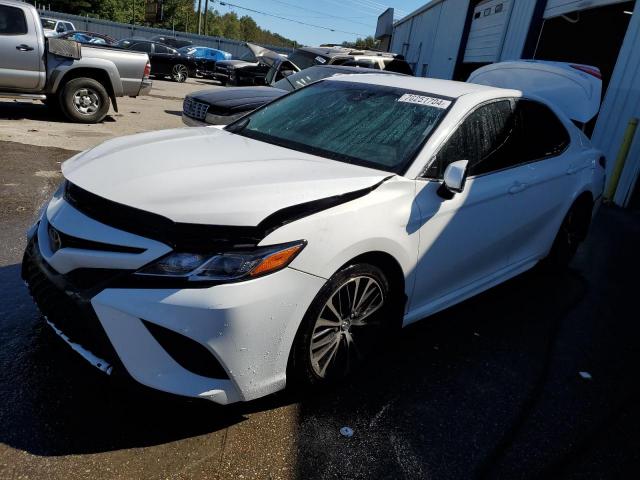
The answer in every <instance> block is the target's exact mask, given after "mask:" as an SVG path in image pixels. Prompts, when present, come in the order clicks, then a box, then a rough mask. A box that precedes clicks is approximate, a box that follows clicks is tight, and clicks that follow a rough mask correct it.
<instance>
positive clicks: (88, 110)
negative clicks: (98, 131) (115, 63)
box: [59, 78, 110, 123]
mask: <svg viewBox="0 0 640 480" xmlns="http://www.w3.org/2000/svg"><path fill="white" fill-rule="evenodd" d="M59 103H60V107H61V108H62V111H63V112H64V114H65V115H66V116H67V118H69V120H71V121H73V122H78V123H97V122H99V121H101V120H102V119H103V118H104V117H105V116H106V115H107V113H108V112H109V105H110V100H109V94H108V93H107V90H106V89H105V88H104V86H103V85H102V84H101V83H100V82H98V81H97V80H94V79H93V78H74V79H73V80H69V81H68V82H67V84H66V85H65V86H64V88H63V89H62V91H61V93H60V102H59Z"/></svg>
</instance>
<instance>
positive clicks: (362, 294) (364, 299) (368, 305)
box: [287, 263, 397, 387]
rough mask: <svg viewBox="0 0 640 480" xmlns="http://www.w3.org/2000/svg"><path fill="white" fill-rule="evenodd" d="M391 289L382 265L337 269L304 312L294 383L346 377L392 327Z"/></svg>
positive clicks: (292, 368)
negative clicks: (379, 266)
mask: <svg viewBox="0 0 640 480" xmlns="http://www.w3.org/2000/svg"><path fill="white" fill-rule="evenodd" d="M392 304H393V299H392V298H391V289H390V288H389V283H388V281H387V278H386V276H385V275H384V273H383V272H382V270H380V269H379V268H378V267H376V266H374V265H369V264H365V263H360V264H356V265H351V266H349V267H346V268H344V269H342V270H340V271H339V272H337V273H336V274H335V275H334V276H333V277H331V279H330V280H329V281H328V282H327V283H326V284H325V285H324V286H323V287H322V289H321V290H320V292H318V295H317V296H316V298H315V299H314V301H313V303H312V304H311V306H310V307H309V310H308V311H307V313H306V314H305V316H304V318H303V320H302V323H301V325H300V328H299V330H298V333H297V334H296V339H295V341H294V345H293V348H292V350H291V355H290V358H289V366H288V371H287V377H288V379H289V380H290V382H288V383H289V384H290V385H291V384H293V386H294V387H295V386H297V387H316V386H323V385H326V384H331V383H334V382H336V381H339V380H341V379H343V378H345V377H347V376H348V375H349V374H350V373H351V372H352V371H353V370H354V369H356V368H357V367H358V366H359V365H360V364H361V363H362V362H363V360H365V359H366V358H367V356H368V354H370V353H371V352H372V351H373V349H374V347H376V346H377V345H378V344H379V343H380V341H381V340H383V339H384V338H388V335H387V334H388V333H389V331H390V329H391V328H392V327H393V325H397V324H396V323H395V322H393V321H391V320H392V319H391V318H390V317H391V316H392V313H393V309H392V308H390V306H391V305H392Z"/></svg>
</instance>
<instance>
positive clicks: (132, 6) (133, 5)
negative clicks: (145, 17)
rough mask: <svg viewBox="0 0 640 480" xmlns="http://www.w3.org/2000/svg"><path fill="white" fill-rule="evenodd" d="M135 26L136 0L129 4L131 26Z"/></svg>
mask: <svg viewBox="0 0 640 480" xmlns="http://www.w3.org/2000/svg"><path fill="white" fill-rule="evenodd" d="M135 24H136V0H133V1H132V2H131V25H135Z"/></svg>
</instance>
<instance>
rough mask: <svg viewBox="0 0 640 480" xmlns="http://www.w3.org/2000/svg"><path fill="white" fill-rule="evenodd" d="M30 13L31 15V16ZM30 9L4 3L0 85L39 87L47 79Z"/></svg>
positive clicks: (0, 18)
mask: <svg viewBox="0 0 640 480" xmlns="http://www.w3.org/2000/svg"><path fill="white" fill-rule="evenodd" d="M27 15H29V17H27ZM34 21H39V20H38V19H34V18H31V14H30V12H29V11H28V10H25V9H22V8H21V7H19V6H9V5H0V88H3V89H11V90H35V89H38V88H40V87H42V85H41V81H42V80H43V79H44V71H43V70H42V55H43V52H42V51H41V50H40V43H39V42H38V36H37V32H36V31H35V29H34Z"/></svg>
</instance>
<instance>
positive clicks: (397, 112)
mask: <svg viewBox="0 0 640 480" xmlns="http://www.w3.org/2000/svg"><path fill="white" fill-rule="evenodd" d="M452 103H453V100H452V99H450V98H445V97H440V96H437V95H431V94H428V93H424V92H413V91H410V90H406V89H404V88H398V87H388V86H382V85H372V84H368V83H358V82H346V81H327V80H324V81H321V82H318V83H314V84H313V85H309V86H308V87H307V88H303V89H300V90H297V91H295V92H293V93H291V94H289V95H286V96H284V97H281V98H280V99H278V100H275V101H274V102H272V103H270V104H268V105H267V106H266V107H264V108H262V109H260V110H257V111H256V112H254V113H252V114H249V116H247V117H244V118H243V119H242V120H239V121H238V122H236V123H235V124H232V125H230V126H229V127H227V129H228V130H229V131H231V132H234V133H237V134H239V135H243V136H246V137H249V138H254V139H256V140H260V141H263V142H266V143H271V144H274V145H280V146H283V147H285V148H289V149H292V150H298V151H302V152H305V153H310V154H313V155H318V156H321V157H326V158H330V159H333V160H338V161H343V162H347V163H355V164H359V165H364V166H368V167H371V168H377V169H380V170H386V171H390V172H400V171H403V170H404V169H405V168H406V166H408V164H409V163H410V162H411V161H413V158H414V157H415V155H416V154H417V153H418V152H419V150H420V149H421V148H422V145H423V144H424V142H425V141H426V140H427V139H428V138H429V136H430V135H431V132H433V130H434V129H435V128H436V126H437V125H438V123H439V122H440V120H441V118H443V117H444V116H445V115H446V113H447V111H448V109H449V107H450V105H451V104H452Z"/></svg>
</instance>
